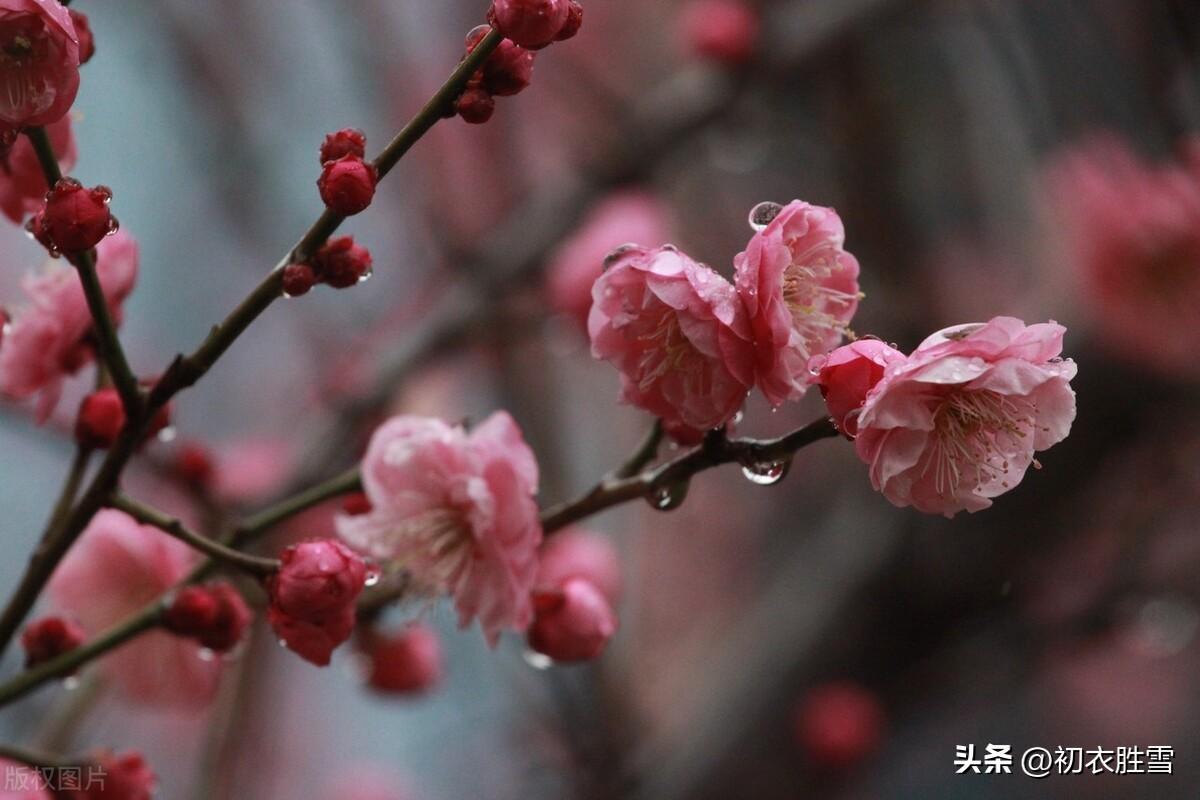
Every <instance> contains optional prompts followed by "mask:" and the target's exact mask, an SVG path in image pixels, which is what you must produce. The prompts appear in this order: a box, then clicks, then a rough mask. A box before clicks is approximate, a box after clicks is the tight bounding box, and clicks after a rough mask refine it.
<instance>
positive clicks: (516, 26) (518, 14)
mask: <svg viewBox="0 0 1200 800" xmlns="http://www.w3.org/2000/svg"><path fill="white" fill-rule="evenodd" d="M569 14H570V5H569V3H568V2H567V0H492V7H491V8H490V9H488V15H487V19H488V22H489V23H491V26H492V27H493V28H495V29H496V30H498V31H499V32H500V33H501V34H502V35H503V36H504V38H506V39H512V40H513V42H514V43H516V44H519V45H521V47H526V48H529V49H530V50H536V49H538V48H542V47H545V46H546V45H548V44H550V43H551V42H553V41H554V39H555V37H556V36H558V32H559V31H561V30H562V28H563V25H565V24H566V22H567V16H568V15H569Z"/></svg>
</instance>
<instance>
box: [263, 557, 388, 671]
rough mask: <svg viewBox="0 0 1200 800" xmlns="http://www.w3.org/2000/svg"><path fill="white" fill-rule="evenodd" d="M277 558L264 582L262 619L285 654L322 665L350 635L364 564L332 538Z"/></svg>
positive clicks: (364, 568) (364, 570) (327, 661)
mask: <svg viewBox="0 0 1200 800" xmlns="http://www.w3.org/2000/svg"><path fill="white" fill-rule="evenodd" d="M280 560H281V561H282V562H283V566H282V567H281V568H280V570H279V572H277V573H276V574H274V575H272V576H271V577H270V578H269V579H268V580H267V594H268V595H269V600H270V604H269V605H268V606H267V620H268V621H269V622H270V623H271V627H272V628H273V629H274V630H275V633H276V634H278V635H279V638H280V640H281V641H282V642H283V643H284V644H285V645H287V647H288V649H289V650H292V651H293V652H295V653H297V654H298V655H300V657H302V658H304V659H305V660H307V661H311V662H312V663H313V664H316V665H317V666H319V667H323V666H325V665H326V664H328V663H329V657H330V655H331V654H332V653H333V651H334V649H335V648H336V647H337V646H338V645H340V644H341V643H342V642H344V641H346V640H347V639H349V638H350V634H351V633H352V632H353V631H354V620H355V609H356V605H355V604H356V602H357V601H358V596H359V595H360V594H362V590H363V586H364V582H365V580H366V577H367V565H366V564H365V563H364V562H363V560H362V559H361V558H359V557H358V555H357V554H356V553H354V551H352V550H351V549H350V548H348V547H346V546H345V545H344V544H342V543H341V542H338V541H334V540H333V539H320V540H314V541H309V542H301V543H300V544H297V545H292V546H291V547H289V548H287V549H286V550H284V551H283V553H282V555H281V556H280Z"/></svg>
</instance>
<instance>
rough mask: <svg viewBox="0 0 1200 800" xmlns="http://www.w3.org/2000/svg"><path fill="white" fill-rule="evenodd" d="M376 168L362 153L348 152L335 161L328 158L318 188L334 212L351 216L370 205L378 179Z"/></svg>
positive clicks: (318, 180) (318, 179)
mask: <svg viewBox="0 0 1200 800" xmlns="http://www.w3.org/2000/svg"><path fill="white" fill-rule="evenodd" d="M378 179H379V178H378V175H377V173H376V172H375V167H374V166H372V165H371V164H368V163H367V162H366V161H363V159H362V156H358V155H355V154H354V153H347V154H346V155H344V156H342V157H341V158H339V159H336V160H334V161H326V162H325V165H324V167H323V168H322V170H321V177H319V178H317V190H318V191H319V192H320V194H321V201H322V202H324V203H325V207H326V208H328V209H329V210H330V211H332V212H333V213H335V214H339V215H341V216H343V217H349V216H352V215H354V214H357V213H359V212H360V211H363V210H364V209H365V208H366V207H367V206H369V205H371V200H372V199H373V198H374V197H375V183H376V181H378Z"/></svg>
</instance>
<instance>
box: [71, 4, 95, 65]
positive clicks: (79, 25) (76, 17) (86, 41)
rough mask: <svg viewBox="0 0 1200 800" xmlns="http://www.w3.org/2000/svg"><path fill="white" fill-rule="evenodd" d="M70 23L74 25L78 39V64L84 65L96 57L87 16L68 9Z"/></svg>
mask: <svg viewBox="0 0 1200 800" xmlns="http://www.w3.org/2000/svg"><path fill="white" fill-rule="evenodd" d="M67 13H69V14H70V15H71V21H72V22H74V23H75V35H76V36H78V37H79V63H80V64H86V63H87V62H89V61H91V60H92V56H94V55H96V40H95V39H94V38H93V37H92V26H91V23H89V22H88V18H87V14H84V13H83V12H82V11H76V10H75V9H73V8H72V9H68V11H67Z"/></svg>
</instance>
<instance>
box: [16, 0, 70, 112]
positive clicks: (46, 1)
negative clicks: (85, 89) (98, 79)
mask: <svg viewBox="0 0 1200 800" xmlns="http://www.w3.org/2000/svg"><path fill="white" fill-rule="evenodd" d="M78 91H79V38H78V37H77V36H76V34H75V23H74V22H72V21H71V14H70V12H68V11H67V8H66V6H64V5H63V4H62V3H60V2H58V0H0V128H23V127H28V126H34V125H49V124H50V123H52V122H57V121H58V120H60V119H62V117H63V116H64V115H65V114H66V113H67V111H68V110H70V108H71V104H72V103H74V102H75V94H76V93H77V92H78Z"/></svg>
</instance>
